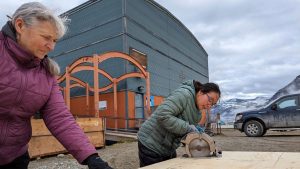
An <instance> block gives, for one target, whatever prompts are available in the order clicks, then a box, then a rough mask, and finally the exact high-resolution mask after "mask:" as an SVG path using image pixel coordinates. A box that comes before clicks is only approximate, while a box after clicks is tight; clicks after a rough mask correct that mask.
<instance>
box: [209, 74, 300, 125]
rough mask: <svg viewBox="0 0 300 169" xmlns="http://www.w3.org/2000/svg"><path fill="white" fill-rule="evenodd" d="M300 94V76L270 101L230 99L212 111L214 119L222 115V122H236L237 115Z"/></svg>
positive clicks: (265, 99) (264, 98)
mask: <svg viewBox="0 0 300 169" xmlns="http://www.w3.org/2000/svg"><path fill="white" fill-rule="evenodd" d="M295 93H300V75H299V76H297V77H296V78H295V79H294V80H293V81H292V82H291V83H289V84H288V85H286V86H285V87H283V88H282V89H280V90H278V91H277V92H276V93H275V94H274V95H273V96H272V97H271V98H270V99H269V98H267V97H257V98H255V99H238V98H235V99H230V100H226V101H224V102H222V103H220V104H218V105H217V106H216V107H215V108H213V109H212V117H214V116H215V115H216V114H217V113H221V120H222V121H224V122H225V123H232V122H234V118H235V115H236V113H239V112H243V111H246V110H251V109H256V108H259V107H261V106H263V105H265V104H266V103H268V102H270V101H272V100H274V99H277V98H279V97H281V96H284V95H288V94H295Z"/></svg>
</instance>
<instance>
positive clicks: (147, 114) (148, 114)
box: [146, 72, 151, 119]
mask: <svg viewBox="0 0 300 169" xmlns="http://www.w3.org/2000/svg"><path fill="white" fill-rule="evenodd" d="M146 97H147V102H148V103H147V113H146V119H148V118H149V117H150V115H151V109H150V73H149V72H147V77H146Z"/></svg>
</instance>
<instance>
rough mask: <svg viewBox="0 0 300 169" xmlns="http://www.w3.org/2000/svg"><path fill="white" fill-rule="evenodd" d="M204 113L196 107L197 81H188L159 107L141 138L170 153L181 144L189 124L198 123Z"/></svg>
mask: <svg viewBox="0 0 300 169" xmlns="http://www.w3.org/2000/svg"><path fill="white" fill-rule="evenodd" d="M200 119H201V113H200V111H199V110H198V109H197V107H196V102H195V88H194V85H193V81H192V80H189V81H186V82H184V83H183V84H182V86H180V87H179V88H178V89H176V90H174V91H173V92H172V93H171V95H170V96H168V97H167V98H166V99H165V100H164V102H163V103H162V104H161V105H160V106H158V107H157V109H156V110H155V111H154V112H153V113H152V115H151V117H150V118H149V119H148V120H147V121H145V122H144V123H143V125H142V126H141V128H140V129H139V132H138V139H139V141H140V142H141V143H142V144H143V145H144V146H146V147H147V148H149V149H151V150H153V151H154V152H156V153H158V154H160V155H161V156H168V155H170V154H171V153H172V152H174V151H175V150H176V149H177V148H178V147H179V145H180V140H181V138H182V137H183V136H184V135H185V134H186V133H187V132H188V130H189V125H190V124H194V125H196V124H197V123H198V122H199V121H200Z"/></svg>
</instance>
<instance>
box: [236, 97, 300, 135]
mask: <svg viewBox="0 0 300 169" xmlns="http://www.w3.org/2000/svg"><path fill="white" fill-rule="evenodd" d="M234 128H235V129H237V130H240V131H241V132H245V134H246V135H247V136H249V137H259V136H263V135H264V134H265V133H266V132H267V130H268V129H281V130H282V129H285V130H287V129H289V128H290V129H291V128H300V94H293V95H287V96H283V97H280V98H278V99H275V100H274V101H271V102H270V103H269V104H267V105H265V106H264V107H262V108H260V109H257V110H251V111H246V112H243V113H237V114H236V117H235V122H234Z"/></svg>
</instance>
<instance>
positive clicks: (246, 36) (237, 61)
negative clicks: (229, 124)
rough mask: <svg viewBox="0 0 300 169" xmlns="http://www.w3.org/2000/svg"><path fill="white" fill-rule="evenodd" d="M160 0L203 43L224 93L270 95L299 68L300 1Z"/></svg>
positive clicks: (214, 78)
mask: <svg viewBox="0 0 300 169" xmlns="http://www.w3.org/2000/svg"><path fill="white" fill-rule="evenodd" d="M157 2H158V3H160V4H162V5H163V6H164V7H165V8H166V9H168V10H169V11H170V12H171V13H173V14H174V15H175V16H176V17H177V18H178V19H180V20H181V22H183V23H184V24H185V25H186V26H187V28H188V29H190V30H191V32H192V33H193V34H194V35H195V36H196V38H197V39H198V40H199V41H200V43H201V44H202V45H203V47H204V48H205V50H206V51H207V53H208V55H209V76H210V80H211V81H215V82H217V83H219V85H220V86H221V89H222V90H223V93H225V95H226V97H229V98H230V97H255V96H259V95H267V96H271V95H273V94H274V93H275V92H276V91H277V90H279V89H280V88H281V87H283V86H285V85H286V84H288V83H289V82H291V81H292V80H293V79H294V78H295V77H296V76H297V75H299V74H300V67H299V61H300V56H299V55H300V22H299V20H300V1H292V0H288V1H280V0H272V1H271V0H267V1H258V0H254V1H240V0H224V1H218V0H210V1H204V0H185V1H176V2H173V3H169V2H167V1H163V0H157Z"/></svg>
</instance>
